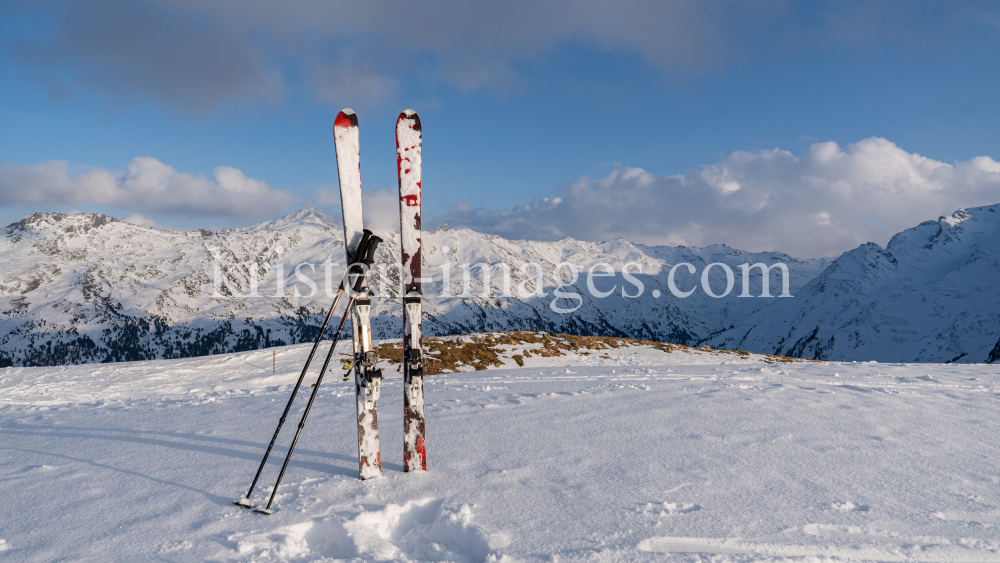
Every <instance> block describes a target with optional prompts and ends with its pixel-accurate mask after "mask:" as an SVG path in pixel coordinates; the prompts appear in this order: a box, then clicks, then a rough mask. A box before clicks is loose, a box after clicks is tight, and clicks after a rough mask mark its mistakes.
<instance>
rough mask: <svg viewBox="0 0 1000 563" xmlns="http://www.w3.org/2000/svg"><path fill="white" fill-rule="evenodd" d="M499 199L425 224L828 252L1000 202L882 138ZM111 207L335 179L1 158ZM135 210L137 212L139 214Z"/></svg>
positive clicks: (283, 205) (369, 202)
mask: <svg viewBox="0 0 1000 563" xmlns="http://www.w3.org/2000/svg"><path fill="white" fill-rule="evenodd" d="M558 191H559V197H550V198H536V199H534V200H533V201H531V202H530V203H527V204H525V205H521V206H517V207H514V208H512V209H507V210H496V209H475V208H472V207H471V206H470V205H469V204H467V203H459V204H457V205H455V206H454V207H453V208H452V210H451V211H450V212H449V213H447V214H446V215H444V216H441V217H431V218H427V219H425V229H431V228H434V227H436V226H438V225H440V224H442V223H449V224H451V225H452V226H453V227H468V228H471V229H474V230H476V231H479V232H485V233H492V234H498V235H501V236H504V237H507V238H512V239H534V240H549V241H551V240H557V239H559V238H562V237H565V236H571V237H574V238H577V239H581V240H587V241H606V240H611V239H614V238H617V237H622V238H625V239H628V240H630V241H632V242H636V243H645V244H665V245H681V244H682V245H690V246H707V245H710V244H717V243H723V244H727V245H730V246H733V247H736V248H741V249H745V250H749V251H768V250H779V251H782V252H785V253H788V254H790V255H793V256H799V257H805V258H808V257H819V256H833V255H837V254H840V253H841V252H844V251H846V250H849V249H851V248H854V247H857V246H858V245H860V244H864V243H866V242H876V243H878V244H881V245H885V244H886V243H887V242H888V240H889V237H891V236H892V235H893V234H895V233H897V232H899V231H902V230H903V229H906V228H908V227H910V226H912V225H915V224H917V223H920V222H921V221H925V220H929V219H936V218H937V217H938V216H940V215H944V214H947V213H950V212H952V211H954V210H955V209H957V208H959V207H975V206H980V205H989V204H993V203H997V202H1000V163H998V162H997V161H995V160H994V159H992V158H990V157H988V156H980V157H976V158H973V159H971V160H968V161H961V162H956V163H954V164H948V163H945V162H941V161H937V160H933V159H930V158H926V157H923V156H921V155H919V154H915V153H910V152H907V151H906V150H904V149H902V148H900V147H898V146H896V145H895V144H893V143H892V142H890V141H888V140H886V139H882V138H870V139H865V140H863V141H860V142H857V143H854V144H851V145H848V146H847V147H846V148H842V147H840V146H838V145H837V144H836V143H833V142H825V143H817V144H814V145H812V147H810V149H809V150H808V151H806V152H805V153H804V154H802V155H801V156H795V155H794V154H792V153H790V152H788V151H784V150H780V149H771V150H761V151H756V152H745V151H737V152H734V153H732V154H730V155H728V156H726V157H724V158H722V159H721V160H720V162H718V163H716V164H711V165H706V166H703V167H701V168H698V169H693V170H690V171H688V172H687V173H685V174H679V175H674V176H661V175H656V174H652V173H650V172H647V171H645V170H643V169H641V168H631V167H621V168H618V169H616V170H614V171H612V172H611V173H610V174H608V175H607V176H605V177H603V178H582V179H580V180H578V181H576V182H572V183H568V184H566V185H563V186H561V187H560V188H559V189H558ZM88 204H90V205H93V204H97V205H108V206H114V207H117V208H121V209H126V210H128V211H131V212H134V213H136V214H137V217H140V216H141V218H140V219H136V221H135V222H137V223H138V224H155V223H151V222H156V221H163V219H164V218H167V217H178V216H186V217H216V218H225V219H228V220H231V221H234V222H237V223H239V222H241V221H249V220H256V219H259V218H263V217H268V216H273V215H275V214H277V213H281V212H283V211H285V210H287V209H289V208H291V207H294V206H295V205H300V206H313V205H318V206H320V207H323V208H326V209H328V210H330V212H331V213H333V214H334V215H338V214H339V198H338V196H337V188H336V186H335V185H332V186H322V187H320V188H317V189H316V191H315V194H314V196H313V199H312V200H303V199H301V198H297V197H296V196H295V195H293V194H292V193H290V192H288V191H285V190H280V189H275V188H273V187H271V186H270V185H268V184H267V183H266V182H264V181H263V180H259V179H254V178H248V177H246V176H245V175H244V174H243V173H242V172H241V171H240V170H238V169H235V168H231V167H228V166H218V167H216V168H215V169H214V172H213V177H212V178H207V177H204V176H199V175H192V174H187V173H183V172H178V171H176V170H174V169H173V168H172V167H170V166H169V165H167V164H164V163H162V162H160V161H158V160H156V159H155V158H151V157H137V158H135V159H133V160H132V161H131V162H129V163H128V164H127V165H126V166H125V168H124V169H123V170H120V171H113V170H104V169H101V168H94V167H85V166H71V165H69V164H68V163H65V162H57V161H53V162H45V163H41V164H37V165H31V166H20V165H15V164H10V163H4V162H2V161H0V206H3V205H26V206H37V207H38V208H39V209H49V208H52V207H53V206H56V207H58V206H67V205H70V206H82V205H88ZM365 204H366V205H365V212H366V216H365V221H366V224H368V225H369V226H371V227H373V228H376V229H379V230H387V231H388V230H395V229H396V228H398V222H399V219H398V215H397V213H398V207H397V206H398V203H397V201H396V195H395V194H394V193H391V192H390V191H386V190H376V191H371V192H366V193H365ZM144 221H145V223H144Z"/></svg>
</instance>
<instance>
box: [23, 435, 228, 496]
mask: <svg viewBox="0 0 1000 563" xmlns="http://www.w3.org/2000/svg"><path fill="white" fill-rule="evenodd" d="M10 450H11V451H17V452H24V453H32V454H38V455H45V456H51V457H57V458H61V459H68V460H70V461H76V462H79V463H86V464H87V465H90V466H93V467H97V468H100V469H107V470H110V471H115V472H118V473H124V474H126V475H132V476H135V477H140V478H142V479H147V480H149V481H153V482H154V483H159V484H161V485H168V486H171V487H176V488H178V489H183V490H185V491H191V492H192V493H198V494H200V495H202V496H203V497H205V498H207V499H208V500H210V501H212V502H213V503H215V504H219V505H226V504H229V503H230V502H232V499H230V498H228V497H224V496H221V495H217V494H214V493H210V492H208V491H203V490H201V489H198V488H195V487H192V486H190V485H185V484H183V483H177V482H174V481H168V480H166V479H161V478H159V477H154V476H152V475H146V474H145V473H140V472H138V471H133V470H131V469H123V468H121V467H114V466H112V465H108V464H106V463H101V462H98V461H94V460H92V459H84V458H80V457H74V456H71V455H66V454H57V453H53V452H45V451H41V450H31V449H27V448H10Z"/></svg>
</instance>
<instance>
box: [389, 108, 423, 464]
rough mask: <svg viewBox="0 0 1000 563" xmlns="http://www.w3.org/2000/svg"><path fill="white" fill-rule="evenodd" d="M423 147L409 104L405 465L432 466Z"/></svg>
mask: <svg viewBox="0 0 1000 563" xmlns="http://www.w3.org/2000/svg"><path fill="white" fill-rule="evenodd" d="M421 147H422V133H421V130H420V117H419V116H418V115H417V112H415V111H413V110H410V109H408V110H406V111H404V112H403V113H401V114H399V119H397V120H396V166H397V171H398V173H399V231H400V233H399V234H400V242H401V245H400V246H401V247H402V251H403V252H402V254H403V471H416V470H421V471H427V447H426V442H425V437H426V436H425V424H424V359H423V354H422V353H421V350H422V342H421V336H422V332H421V329H422V326H421V322H420V321H421V312H420V305H421V303H420V302H421V297H422V296H423V291H422V290H421V282H422V281H423V279H421V277H420V151H421Z"/></svg>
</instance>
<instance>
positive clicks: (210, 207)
mask: <svg viewBox="0 0 1000 563" xmlns="http://www.w3.org/2000/svg"><path fill="white" fill-rule="evenodd" d="M294 200H295V196H293V195H292V194H291V193H289V192H287V191H283V190H276V189H274V188H272V187H271V186H269V185H268V184H267V183H266V182H264V181H262V180H256V179H253V178H247V177H246V176H245V175H244V174H243V172H241V171H240V170H238V169H236V168H232V167H229V166H216V167H215V169H214V170H213V177H212V178H206V177H204V176H200V175H193V174H186V173H183V172H178V171H176V170H174V168H173V167H171V166H169V165H167V164H164V163H162V162H160V161H159V160H157V159H155V158H152V157H148V156H140V157H136V158H134V159H132V161H131V162H129V163H128V164H127V165H126V166H125V168H124V169H123V170H105V169H103V168H97V167H93V166H71V165H70V164H69V163H67V162H62V161H50V162H43V163H41V164H35V165H29V166H20V165H16V164H11V163H7V162H3V161H2V160H0V206H7V205H24V206H37V207H39V208H49V207H52V206H75V205H92V204H97V205H108V206H114V207H118V208H122V209H127V210H130V211H134V212H136V213H139V214H148V215H153V216H156V217H163V216H189V217H223V218H227V219H234V220H248V219H254V218H259V217H263V216H267V215H272V214H274V213H276V212H279V211H281V210H284V209H286V208H287V207H288V206H289V205H290V204H291V203H292V202H293V201H294Z"/></svg>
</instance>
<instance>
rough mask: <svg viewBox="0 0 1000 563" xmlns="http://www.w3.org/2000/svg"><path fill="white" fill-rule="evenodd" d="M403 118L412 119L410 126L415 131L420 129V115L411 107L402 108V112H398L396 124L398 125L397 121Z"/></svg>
mask: <svg viewBox="0 0 1000 563" xmlns="http://www.w3.org/2000/svg"><path fill="white" fill-rule="evenodd" d="M404 119H408V120H412V121H413V125H411V126H410V127H412V128H413V129H415V130H417V131H420V130H421V129H420V116H419V115H417V112H415V111H413V110H412V109H405V110H403V111H402V113H400V114H399V118H398V119H397V120H396V124H397V125H398V124H399V122H400V121H403V120H404Z"/></svg>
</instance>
